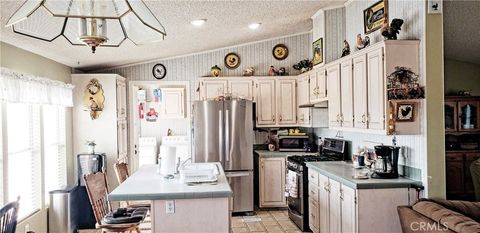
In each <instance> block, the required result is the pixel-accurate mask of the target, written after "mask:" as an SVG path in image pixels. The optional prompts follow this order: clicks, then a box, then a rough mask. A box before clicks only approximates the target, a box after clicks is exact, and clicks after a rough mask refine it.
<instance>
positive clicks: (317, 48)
mask: <svg viewBox="0 0 480 233" xmlns="http://www.w3.org/2000/svg"><path fill="white" fill-rule="evenodd" d="M312 62H313V65H318V64H320V63H322V62H323V38H320V39H318V40H316V41H315V42H313V61H312Z"/></svg>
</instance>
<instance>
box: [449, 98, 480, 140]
mask: <svg viewBox="0 0 480 233" xmlns="http://www.w3.org/2000/svg"><path fill="white" fill-rule="evenodd" d="M479 116H480V97H474V96H458V97H456V96H447V97H446V98H445V132H447V133H448V132H478V131H480V127H479V126H480V118H479Z"/></svg>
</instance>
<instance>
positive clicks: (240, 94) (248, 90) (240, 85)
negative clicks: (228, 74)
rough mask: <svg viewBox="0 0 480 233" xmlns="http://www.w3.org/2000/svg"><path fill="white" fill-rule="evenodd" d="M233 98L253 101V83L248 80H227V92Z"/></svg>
mask: <svg viewBox="0 0 480 233" xmlns="http://www.w3.org/2000/svg"><path fill="white" fill-rule="evenodd" d="M227 93H230V94H232V97H234V98H241V99H247V100H252V101H253V100H254V99H253V81H252V80H251V79H248V78H238V79H232V80H228V92H227Z"/></svg>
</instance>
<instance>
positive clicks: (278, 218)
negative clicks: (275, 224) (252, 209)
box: [273, 214, 290, 221]
mask: <svg viewBox="0 0 480 233" xmlns="http://www.w3.org/2000/svg"><path fill="white" fill-rule="evenodd" d="M273 217H274V218H275V219H276V220H277V221H283V220H290V218H289V217H288V216H285V215H283V214H276V215H273Z"/></svg>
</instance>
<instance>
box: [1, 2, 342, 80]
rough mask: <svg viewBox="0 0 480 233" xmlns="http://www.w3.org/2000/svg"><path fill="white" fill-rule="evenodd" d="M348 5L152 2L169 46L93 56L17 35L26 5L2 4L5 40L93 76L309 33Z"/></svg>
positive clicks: (62, 44) (62, 41)
mask: <svg viewBox="0 0 480 233" xmlns="http://www.w3.org/2000/svg"><path fill="white" fill-rule="evenodd" d="M344 2H345V0H329V1H327V0H322V1H271V0H270V1H192V0H191V1H178V0H177V1H173V0H170V1H163V0H162V1H160V0H158V1H153V0H147V1H145V3H146V4H147V5H148V7H149V8H150V9H151V10H152V12H153V13H154V14H155V15H156V16H157V18H158V19H159V20H160V22H161V23H162V24H163V26H164V27H165V29H166V31H167V37H166V39H165V40H164V41H160V42H156V43H152V44H147V45H142V46H135V45H133V44H132V43H131V42H130V41H128V40H127V41H126V42H124V43H123V44H122V45H121V46H120V47H119V48H106V47H103V48H102V47H100V48H98V49H97V52H96V54H92V53H91V51H90V49H89V48H87V47H83V46H71V45H70V44H69V43H68V42H67V41H66V40H65V39H64V38H62V37H59V38H57V39H56V40H55V41H53V42H44V41H39V40H36V39H32V38H29V37H25V36H21V35H18V34H15V33H13V31H12V29H11V28H5V27H4V25H5V23H6V22H7V21H8V19H9V17H10V16H11V15H12V14H13V13H14V11H15V10H16V9H17V8H18V7H19V6H21V4H22V3H23V1H21V0H0V8H1V35H0V40H2V41H4V42H7V43H9V44H13V45H15V46H17V47H20V48H22V49H26V50H28V51H31V52H34V53H37V54H40V55H42V56H45V57H47V58H50V59H52V60H55V61H58V62H60V63H63V64H65V65H68V66H71V67H75V68H80V69H84V70H92V69H97V68H104V67H110V66H118V65H125V64H130V63H136V62H141V61H146V60H152V59H160V58H166V57H173V56H179V55H184V54H189V53H196V52H201V51H205V50H211V49H216V48H221V47H228V46H233V45H236V44H241V43H247V42H252V41H258V40H263V39H268V38H273V37H279V36H284V35H289V34H295V33H300V32H306V31H309V30H311V29H312V22H311V20H310V17H311V16H312V15H313V14H315V12H317V11H318V10H319V9H320V8H325V7H330V6H336V5H342V4H343V3H344ZM194 19H207V23H206V24H205V25H204V26H202V27H194V26H192V25H191V24H190V23H189V22H190V21H191V20H194ZM253 22H261V23H262V25H261V27H260V28H259V29H258V30H256V31H252V30H250V29H248V27H247V26H248V24H250V23H253Z"/></svg>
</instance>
